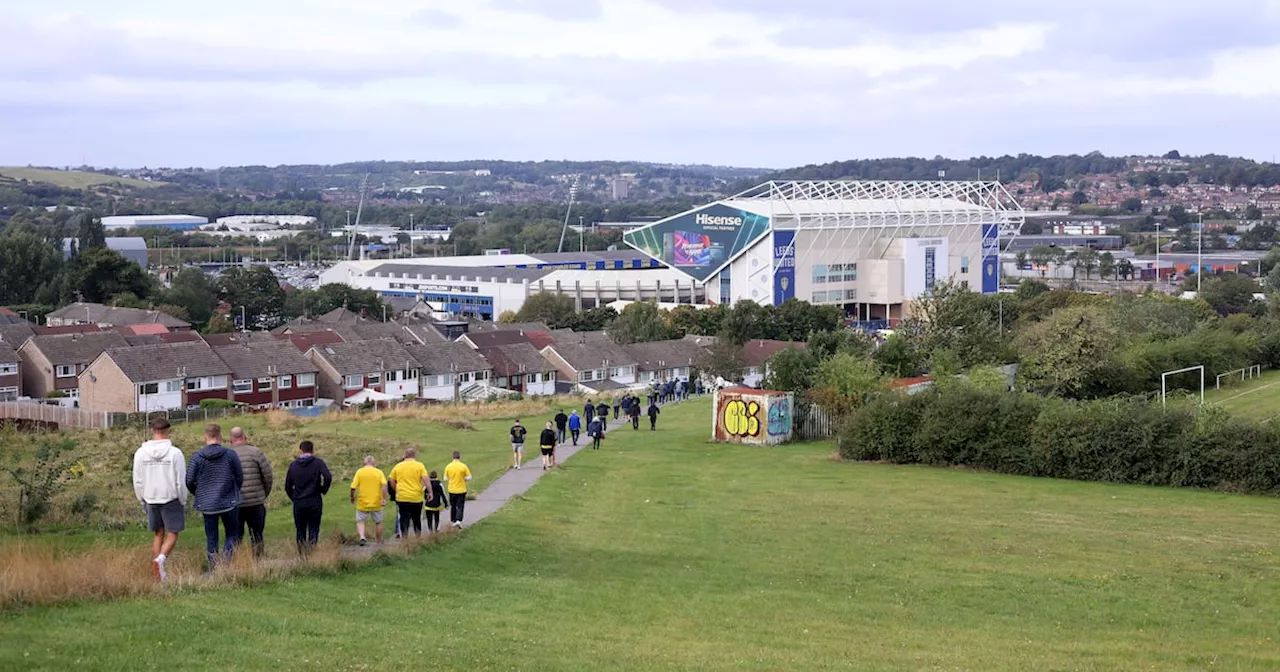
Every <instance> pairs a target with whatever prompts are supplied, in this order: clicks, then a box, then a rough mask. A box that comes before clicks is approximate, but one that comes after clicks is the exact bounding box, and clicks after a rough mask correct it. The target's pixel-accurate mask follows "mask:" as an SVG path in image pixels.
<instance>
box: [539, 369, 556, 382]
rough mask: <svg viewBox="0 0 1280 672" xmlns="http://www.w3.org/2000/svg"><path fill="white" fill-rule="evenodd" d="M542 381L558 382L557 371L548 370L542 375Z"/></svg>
mask: <svg viewBox="0 0 1280 672" xmlns="http://www.w3.org/2000/svg"><path fill="white" fill-rule="evenodd" d="M542 382H544V383H554V382H556V372H555V371H548V372H546V373H545V374H544V375H543V376H542Z"/></svg>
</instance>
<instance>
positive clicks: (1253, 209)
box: [1244, 203, 1262, 222]
mask: <svg viewBox="0 0 1280 672" xmlns="http://www.w3.org/2000/svg"><path fill="white" fill-rule="evenodd" d="M1244 218H1245V219H1247V220H1249V221H1251V222H1256V221H1258V220H1260V219H1262V209H1261V208H1259V207H1258V206H1257V205H1254V204H1253V203H1250V204H1249V205H1248V207H1246V208H1245V209H1244Z"/></svg>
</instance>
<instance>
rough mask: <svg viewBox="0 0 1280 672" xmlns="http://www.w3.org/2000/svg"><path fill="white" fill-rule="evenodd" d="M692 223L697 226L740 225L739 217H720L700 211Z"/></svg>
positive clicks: (740, 219)
mask: <svg viewBox="0 0 1280 672" xmlns="http://www.w3.org/2000/svg"><path fill="white" fill-rule="evenodd" d="M693 223H694V224H697V225H698V226H742V218H741V217H721V216H717V215H708V214H707V213H705V212H700V213H698V214H697V216H696V217H694V218H693Z"/></svg>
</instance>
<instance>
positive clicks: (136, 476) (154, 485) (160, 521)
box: [133, 418, 187, 582]
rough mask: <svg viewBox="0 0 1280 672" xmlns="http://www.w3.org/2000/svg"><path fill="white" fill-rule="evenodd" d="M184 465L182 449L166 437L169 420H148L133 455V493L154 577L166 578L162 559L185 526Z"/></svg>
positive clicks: (170, 549)
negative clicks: (143, 515)
mask: <svg viewBox="0 0 1280 672" xmlns="http://www.w3.org/2000/svg"><path fill="white" fill-rule="evenodd" d="M186 476H187V465H186V459H185V458H183V456H182V451H181V450H178V449H177V448H176V447H175V446H174V445H173V442H171V441H170V440H169V421H168V420H165V419H164V418H156V419H155V420H152V421H151V440H150V441H147V442H145V443H143V444H142V446H141V447H140V448H138V452H136V453H134V455H133V494H134V495H136V496H137V497H138V501H139V502H142V506H143V507H144V508H145V509H146V511H147V529H149V530H151V532H152V534H153V535H155V536H154V538H153V539H152V540H151V551H152V552H153V553H155V559H154V560H152V561H151V573H152V575H153V576H155V578H156V580H157V581H162V582H163V581H167V580H168V579H169V574H168V572H166V571H165V566H164V563H165V560H167V559H168V557H169V554H170V553H172V552H173V547H174V546H175V545H176V544H177V543H178V533H179V532H181V531H183V530H184V529H186V527H187V521H186V506H187V484H186Z"/></svg>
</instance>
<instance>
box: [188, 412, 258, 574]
mask: <svg viewBox="0 0 1280 672" xmlns="http://www.w3.org/2000/svg"><path fill="white" fill-rule="evenodd" d="M204 444H205V445H204V448H201V449H200V452H198V453H196V454H195V455H192V456H191V463H190V464H188V465H187V490H189V491H190V492H191V496H192V497H194V498H195V500H196V510H197V511H199V512H200V513H201V514H203V515H204V538H205V552H206V553H207V554H208V557H209V571H210V572H212V571H213V569H214V567H216V566H217V564H218V523H222V529H223V531H224V533H225V536H226V545H225V547H224V548H223V551H222V553H223V555H224V556H225V557H227V558H230V557H231V552H232V551H234V550H235V547H236V544H238V543H240V536H239V534H240V520H239V518H240V516H239V512H240V499H241V497H240V487H241V486H242V485H243V484H244V471H243V470H242V469H241V467H240V457H239V456H238V455H236V453H235V451H233V450H230V449H228V448H227V447H226V446H223V445H222V427H220V426H218V425H212V424H210V425H205V427H204Z"/></svg>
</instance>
